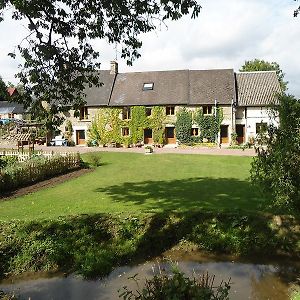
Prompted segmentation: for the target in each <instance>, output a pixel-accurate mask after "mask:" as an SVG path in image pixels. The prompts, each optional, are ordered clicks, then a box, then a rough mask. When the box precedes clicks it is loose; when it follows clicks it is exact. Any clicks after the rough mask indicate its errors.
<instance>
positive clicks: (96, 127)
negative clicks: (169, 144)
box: [89, 106, 165, 146]
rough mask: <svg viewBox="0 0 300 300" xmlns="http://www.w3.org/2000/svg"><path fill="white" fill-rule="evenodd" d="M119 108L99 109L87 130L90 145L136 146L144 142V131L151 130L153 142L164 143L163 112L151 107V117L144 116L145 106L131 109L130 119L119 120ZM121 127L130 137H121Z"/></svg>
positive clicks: (160, 108) (160, 109)
mask: <svg viewBox="0 0 300 300" xmlns="http://www.w3.org/2000/svg"><path fill="white" fill-rule="evenodd" d="M121 112H122V109H121V108H100V109H99V111H98V114H97V116H96V117H95V118H94V120H93V121H92V123H91V126H90V128H89V139H90V142H92V144H102V145H105V144H109V143H112V142H116V143H123V145H125V146H129V145H130V144H137V143H140V142H143V140H144V129H145V128H149V129H152V134H153V142H154V143H155V144H163V143H164V130H165V127H164V121H165V110H164V108H163V107H153V108H152V114H151V116H149V117H147V116H146V108H145V106H134V107H132V108H131V118H130V119H129V120H121V119H120V114H121ZM122 127H128V128H129V132H130V135H129V136H122Z"/></svg>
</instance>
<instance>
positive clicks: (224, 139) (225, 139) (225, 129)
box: [221, 125, 229, 144]
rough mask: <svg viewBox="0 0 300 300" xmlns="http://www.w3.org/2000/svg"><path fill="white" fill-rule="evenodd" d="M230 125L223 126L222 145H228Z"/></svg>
mask: <svg viewBox="0 0 300 300" xmlns="http://www.w3.org/2000/svg"><path fill="white" fill-rule="evenodd" d="M228 127H229V126H228V125H221V144H228V143H229V138H228Z"/></svg>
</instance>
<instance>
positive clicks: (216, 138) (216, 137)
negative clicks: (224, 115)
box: [214, 99, 219, 144]
mask: <svg viewBox="0 0 300 300" xmlns="http://www.w3.org/2000/svg"><path fill="white" fill-rule="evenodd" d="M214 115H215V122H216V123H217V99H215V113H214ZM215 140H216V143H218V144H219V140H218V133H217V132H216V136H215Z"/></svg>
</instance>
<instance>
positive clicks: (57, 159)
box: [0, 154, 81, 191]
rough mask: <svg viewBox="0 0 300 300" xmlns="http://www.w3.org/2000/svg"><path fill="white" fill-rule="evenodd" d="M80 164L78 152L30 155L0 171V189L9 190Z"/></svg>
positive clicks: (66, 170) (64, 171) (77, 166)
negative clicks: (29, 157) (46, 156)
mask: <svg viewBox="0 0 300 300" xmlns="http://www.w3.org/2000/svg"><path fill="white" fill-rule="evenodd" d="M80 166H81V159H80V156H79V154H77V155H74V154H69V155H67V156H59V155H55V156H53V157H51V158H44V157H32V158H31V159H29V160H27V161H25V162H22V163H21V162H19V163H15V164H12V165H9V166H7V167H6V168H3V169H2V170H1V171H0V190H1V191H10V190H13V189H16V188H18V187H21V186H25V185H30V184H32V183H34V182H37V181H41V180H44V179H46V178H49V177H53V176H56V175H59V174H63V173H66V172H68V171H70V170H73V169H76V168H79V167H80Z"/></svg>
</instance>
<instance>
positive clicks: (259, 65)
mask: <svg viewBox="0 0 300 300" xmlns="http://www.w3.org/2000/svg"><path fill="white" fill-rule="evenodd" d="M252 71H276V74H277V77H278V80H279V83H280V87H281V90H282V91H283V92H284V91H286V90H287V84H288V82H287V81H284V75H285V74H284V73H283V71H282V70H281V68H280V66H279V64H278V63H277V62H271V63H270V62H268V61H265V60H260V59H257V58H256V59H254V60H248V61H245V64H244V65H243V66H242V67H241V69H240V72H252Z"/></svg>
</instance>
